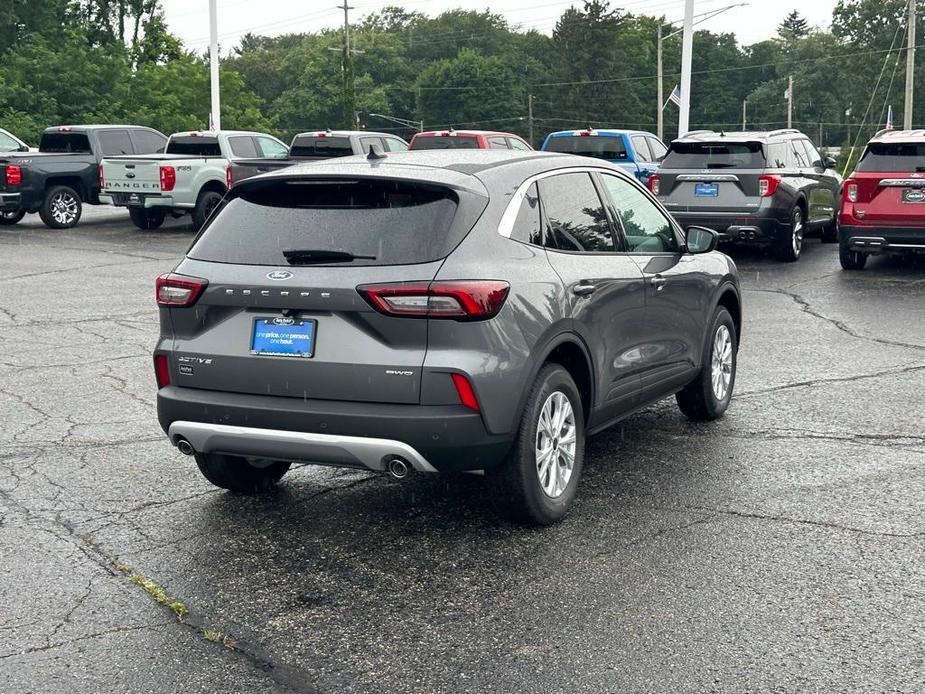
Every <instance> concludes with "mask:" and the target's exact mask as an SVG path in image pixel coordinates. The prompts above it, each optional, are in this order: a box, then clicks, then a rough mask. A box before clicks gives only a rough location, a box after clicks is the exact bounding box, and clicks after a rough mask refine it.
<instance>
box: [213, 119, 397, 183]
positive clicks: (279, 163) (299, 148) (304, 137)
mask: <svg viewBox="0 0 925 694" xmlns="http://www.w3.org/2000/svg"><path fill="white" fill-rule="evenodd" d="M373 145H375V146H376V147H378V148H379V151H381V152H404V151H407V149H408V143H407V142H405V141H404V140H403V139H402V138H400V137H398V136H397V135H391V134H389V133H378V132H374V131H370V130H316V131H313V132H304V133H299V134H298V135H296V136H295V137H294V138H293V139H292V144H291V145H289V156H288V157H285V158H270V159H267V158H263V159H232V160H231V161H230V162H229V165H228V187H229V188H230V187H231V186H233V185H234V184H235V183H239V182H241V181H243V180H244V179H246V178H250V177H251V176H256V175H258V174H262V173H267V172H268V171H275V170H277V169H283V168H285V167H287V166H292V165H293V164H295V163H297V162H300V161H321V160H323V159H333V158H335V157H349V156H352V155H354V154H368V153H369V148H370V147H371V146H373Z"/></svg>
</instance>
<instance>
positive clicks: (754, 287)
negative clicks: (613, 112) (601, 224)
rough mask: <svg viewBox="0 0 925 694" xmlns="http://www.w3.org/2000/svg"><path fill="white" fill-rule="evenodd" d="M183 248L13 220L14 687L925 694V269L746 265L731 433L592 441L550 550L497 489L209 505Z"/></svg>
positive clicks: (471, 481)
mask: <svg viewBox="0 0 925 694" xmlns="http://www.w3.org/2000/svg"><path fill="white" fill-rule="evenodd" d="M190 238H191V233H190V231H189V230H188V229H185V228H184V227H183V226H181V225H179V224H177V223H172V224H169V225H168V227H167V228H165V229H163V230H160V231H157V232H140V231H136V230H135V229H134V227H132V226H131V224H130V223H129V222H128V219H127V215H125V214H124V213H121V212H115V211H111V210H105V209H94V208H87V209H86V210H85V218H84V221H83V222H82V223H81V225H80V226H79V227H77V228H76V229H73V230H69V231H66V232H54V231H51V230H48V229H45V228H44V227H42V226H41V224H40V223H39V222H38V220H37V218H36V217H35V216H34V215H30V216H28V217H27V218H26V220H25V221H24V222H22V223H20V224H19V225H17V226H15V227H0V422H2V425H0V605H3V609H2V610H0V691H3V692H7V691H9V692H58V691H68V692H74V693H81V692H88V693H90V692H195V691H203V692H348V693H349V692H396V693H398V692H409V693H411V692H511V693H514V692H517V693H520V692H537V693H539V692H542V693H544V694H545V693H547V692H563V693H571V692H594V693H598V692H623V691H653V692H654V691H671V692H687V691H691V692H695V691H697V692H699V691H717V692H725V691H774V692H803V691H859V692H867V691H869V692H885V691H890V692H919V691H922V688H923V685H925V588H923V586H925V551H923V550H925V501H923V499H925V427H923V425H922V420H923V415H925V407H923V404H922V393H923V387H925V262H922V261H919V262H911V261H899V260H891V259H874V260H873V261H872V262H870V263H869V264H868V269H867V270H866V271H865V272H860V273H844V272H841V271H840V270H839V268H838V260H837V249H836V248H835V247H834V246H823V245H820V244H819V243H817V242H815V241H809V242H808V243H807V246H806V248H805V250H804V257H803V258H802V259H801V260H800V261H799V262H798V263H797V264H795V265H785V264H779V263H777V262H775V261H772V260H769V259H767V258H764V257H763V256H761V255H760V254H758V253H754V252H746V251H741V252H735V253H734V257H735V258H736V261H737V263H738V264H739V268H740V270H741V272H742V278H743V286H744V288H745V302H746V304H745V327H744V339H743V343H742V350H741V353H740V361H739V375H738V381H737V384H736V387H737V393H736V397H735V399H734V401H733V405H732V408H731V409H730V411H729V413H728V414H727V416H726V417H725V418H724V419H723V420H721V421H719V422H715V423H711V424H694V423H690V422H688V421H687V420H685V419H684V418H683V417H682V416H681V415H680V413H679V412H678V410H677V408H676V407H675V406H674V403H673V402H671V401H666V402H663V403H659V404H658V405H656V406H653V407H651V408H649V409H647V410H646V411H644V412H641V413H639V414H637V415H635V416H634V417H632V418H630V419H628V420H626V421H625V422H623V424H622V425H620V426H618V427H616V428H614V429H612V430H610V431H608V432H605V433H604V434H601V435H599V436H596V437H595V438H594V439H592V440H591V441H590V444H589V449H588V457H587V462H586V470H585V477H584V478H583V480H582V483H581V487H580V489H579V495H578V499H577V503H576V505H575V508H574V510H573V512H572V514H571V515H570V516H569V518H568V519H567V520H566V521H565V522H563V523H562V524H561V525H558V526H556V527H553V528H548V529H545V530H533V529H524V528H520V527H517V526H512V525H510V524H508V523H506V522H505V521H503V520H501V519H499V518H498V517H497V515H496V514H495V513H494V512H493V511H492V510H491V509H490V508H489V507H487V506H486V504H485V503H484V496H485V494H484V492H485V487H484V480H482V479H481V478H479V477H476V476H464V477H461V478H449V479H444V478H436V477H434V478H430V477H416V478H414V479H411V480H409V481H408V482H406V483H402V484H397V483H392V482H390V481H388V480H386V479H384V478H381V477H376V476H372V475H368V474H366V473H361V472H355V471H342V470H330V469H318V468H307V467H303V468H300V469H296V470H293V471H292V472H290V473H289V474H288V475H287V476H286V477H285V478H284V480H283V484H282V485H281V487H280V489H279V490H278V491H277V492H276V493H275V494H273V495H272V496H268V497H258V498H241V497H235V496H232V495H230V494H226V493H223V492H220V491H217V490H214V489H213V488H211V487H210V486H209V485H208V484H207V483H206V482H205V481H204V480H203V479H201V477H200V476H199V473H198V471H197V470H196V468H195V465H194V464H192V463H191V461H190V460H189V459H187V458H184V457H183V456H181V455H180V454H179V453H177V452H176V451H175V450H173V449H172V448H171V447H170V446H169V445H168V444H167V442H166V440H165V437H164V436H163V434H162V432H161V431H160V429H159V427H158V424H157V421H156V418H155V409H154V378H153V374H152V368H151V360H150V350H151V347H152V345H153V344H154V341H155V338H156V334H157V311H156V309H155V306H154V302H153V280H154V277H155V276H156V275H158V274H159V273H161V272H164V271H167V270H169V269H170V268H171V267H172V266H173V264H174V262H175V260H176V259H177V258H178V257H179V256H180V255H181V254H182V253H183V251H184V250H185V248H186V246H187V244H188V242H189V240H190ZM133 575H137V576H139V577H143V578H145V579H148V580H149V581H152V582H153V584H156V585H157V586H160V587H161V588H162V589H163V591H164V593H165V594H166V595H167V596H169V599H170V600H177V601H180V602H182V603H183V605H184V606H185V608H186V609H187V610H188V612H187V613H186V614H184V616H183V618H182V619H178V618H177V617H176V615H175V614H174V613H173V612H171V611H170V610H169V609H167V608H166V607H164V606H163V605H161V604H158V603H157V602H156V601H155V600H154V599H152V596H151V595H149V594H148V593H147V592H145V590H143V589H142V587H141V586H139V585H137V584H136V583H134V582H133V581H132V580H131V576H133Z"/></svg>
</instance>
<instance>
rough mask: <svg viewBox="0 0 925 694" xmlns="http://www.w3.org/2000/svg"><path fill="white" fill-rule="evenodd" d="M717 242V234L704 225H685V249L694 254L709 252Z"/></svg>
mask: <svg viewBox="0 0 925 694" xmlns="http://www.w3.org/2000/svg"><path fill="white" fill-rule="evenodd" d="M718 244H719V234H717V233H716V232H715V231H713V230H712V229H707V228H706V227H698V226H691V227H687V251H688V253H692V254H694V255H700V254H701V253H710V252H711V251H715V250H716V246H717V245H718Z"/></svg>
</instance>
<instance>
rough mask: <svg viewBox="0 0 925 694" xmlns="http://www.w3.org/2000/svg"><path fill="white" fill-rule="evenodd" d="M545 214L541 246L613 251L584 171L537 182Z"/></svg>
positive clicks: (601, 206)
mask: <svg viewBox="0 0 925 694" xmlns="http://www.w3.org/2000/svg"><path fill="white" fill-rule="evenodd" d="M538 185H539V192H540V199H541V200H542V201H543V211H544V212H545V215H546V229H545V232H546V233H545V234H544V239H545V245H546V246H547V247H548V248H554V249H557V250H560V251H572V252H578V253H608V252H613V251H616V250H617V249H616V245H615V243H614V236H613V230H612V228H611V226H610V221H609V220H608V219H607V214H606V212H605V211H604V204H603V203H602V202H601V198H600V196H598V194H597V189H596V188H595V187H594V183H593V182H592V180H591V175H590V174H588V173H569V174H559V175H558V176H550V177H549V178H544V179H541V180H540V181H539V184H538Z"/></svg>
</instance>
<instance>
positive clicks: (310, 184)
mask: <svg viewBox="0 0 925 694" xmlns="http://www.w3.org/2000/svg"><path fill="white" fill-rule="evenodd" d="M486 204H487V200H486V199H485V198H483V197H482V196H479V195H475V194H472V193H468V192H458V191H455V190H452V189H450V188H448V187H445V186H440V185H433V184H428V183H419V182H414V181H405V180H392V179H341V180H331V179H283V180H268V181H262V182H260V184H259V185H251V186H249V187H248V188H247V189H246V190H244V189H239V190H238V191H236V193H233V194H232V196H231V197H230V199H229V200H228V201H227V202H225V203H224V204H223V206H222V208H221V209H220V210H219V211H218V213H217V214H215V215H214V216H213V218H212V220H211V221H210V223H209V224H208V225H207V227H206V228H205V229H204V230H203V232H202V233H201V234H200V236H199V237H198V238H197V239H196V241H195V242H194V243H193V246H192V248H190V251H189V253H188V256H189V257H190V258H192V259H194V260H203V261H207V262H219V263H234V264H242V265H273V266H284V267H285V266H288V265H289V261H288V260H287V258H286V256H285V255H284V251H287V250H291V249H300V248H303V249H304V248H307V249H326V250H330V251H337V252H341V253H345V254H349V255H351V256H354V257H356V259H355V260H348V261H341V262H336V261H330V262H325V263H323V265H341V266H343V265H349V266H350V267H358V266H373V265H409V264H416V263H428V262H433V261H436V260H440V259H443V258H445V257H446V256H447V255H449V253H450V252H451V251H452V250H453V249H454V248H455V247H456V246H457V245H458V244H459V242H460V241H462V239H463V238H464V237H465V236H466V234H467V233H468V232H469V230H470V229H471V228H472V226H473V225H474V224H475V221H476V220H477V219H478V216H479V215H480V214H481V212H482V210H483V209H484V208H485V206H486ZM359 256H367V257H362V258H361V257H359ZM321 264H322V263H314V264H313V266H314V267H317V266H318V265H321Z"/></svg>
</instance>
